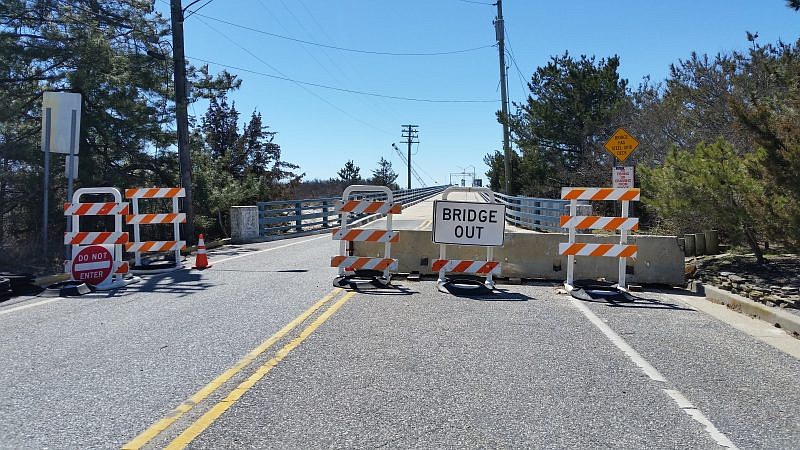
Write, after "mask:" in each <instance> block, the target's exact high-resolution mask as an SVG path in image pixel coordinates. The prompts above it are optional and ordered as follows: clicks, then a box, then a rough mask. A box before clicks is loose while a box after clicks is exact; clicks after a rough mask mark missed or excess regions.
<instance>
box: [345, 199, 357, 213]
mask: <svg viewBox="0 0 800 450" xmlns="http://www.w3.org/2000/svg"><path fill="white" fill-rule="evenodd" d="M358 203H359V201H358V200H348V201H347V203H345V204H344V205H342V211H345V212H352V211H353V210H354V209H355V208H356V206H358Z"/></svg>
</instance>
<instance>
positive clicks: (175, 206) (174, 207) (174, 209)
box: [172, 197, 194, 267]
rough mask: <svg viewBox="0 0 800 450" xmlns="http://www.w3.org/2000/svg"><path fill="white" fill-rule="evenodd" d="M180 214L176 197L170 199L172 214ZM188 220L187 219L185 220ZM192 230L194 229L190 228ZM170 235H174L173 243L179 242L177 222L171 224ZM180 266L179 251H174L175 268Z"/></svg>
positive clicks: (179, 235)
mask: <svg viewBox="0 0 800 450" xmlns="http://www.w3.org/2000/svg"><path fill="white" fill-rule="evenodd" d="M180 212H181V209H180V206H179V205H178V197H172V213H173V214H179V213H180ZM186 220H189V219H186ZM191 229H194V228H191ZM172 233H173V234H174V235H175V241H176V242H178V241H180V240H181V224H180V223H178V222H173V224H172ZM180 266H181V249H180V248H176V249H175V267H180Z"/></svg>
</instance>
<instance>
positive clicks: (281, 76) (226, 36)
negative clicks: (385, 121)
mask: <svg viewBox="0 0 800 450" xmlns="http://www.w3.org/2000/svg"><path fill="white" fill-rule="evenodd" d="M198 16H199V14H198ZM199 20H200V21H201V22H202V23H203V24H204V25H205V26H207V27H208V28H211V29H212V30H213V31H215V32H216V33H218V34H219V35H221V36H222V37H224V38H225V39H227V40H228V41H230V42H231V43H232V44H234V45H235V46H237V47H239V48H240V49H241V50H242V51H244V52H245V53H247V54H248V55H250V56H252V57H253V58H254V59H256V60H257V61H259V62H261V63H262V64H264V65H265V66H267V67H268V68H270V69H271V70H273V71H275V72H277V73H279V74H280V76H276V75H270V74H266V73H258V72H256V71H250V70H246V69H241V68H236V67H233V66H228V68H231V69H237V70H241V71H244V72H250V73H255V74H260V75H263V76H267V77H270V78H276V79H283V80H286V81H291V82H292V83H294V84H296V85H297V86H299V87H300V88H302V89H303V90H304V91H306V92H307V93H309V94H311V95H313V96H314V97H316V98H318V99H319V100H322V101H323V102H324V103H326V104H327V105H328V106H330V107H331V108H333V109H335V110H337V111H339V112H341V113H342V114H344V115H346V116H347V117H350V118H351V119H353V120H355V121H356V122H359V123H361V124H362V125H365V126H367V127H369V128H372V129H373V130H375V131H379V132H381V133H384V134H387V135H391V133H389V132H388V131H386V130H383V129H381V128H378V127H376V126H375V125H372V124H370V123H369V122H366V121H364V120H362V119H359V118H358V117H356V116H354V115H352V114H350V113H349V112H347V111H345V110H344V109H342V108H340V107H339V106H337V105H335V104H333V103H332V102H331V101H329V100H328V99H326V98H324V97H322V96H321V95H319V94H317V93H316V92H314V91H312V90H311V89H308V88H307V87H306V86H311V85H313V83H305V82H301V81H298V80H293V79H291V78H289V77H287V76H286V75H285V74H284V73H283V72H281V71H280V70H278V69H277V68H275V67H274V66H273V65H271V64H270V63H268V62H266V61H264V60H263V59H262V58H260V57H259V56H258V55H256V54H255V53H253V52H251V51H250V50H248V49H247V48H246V47H244V46H243V45H241V44H239V43H238V42H236V41H235V40H233V39H231V38H230V37H229V36H228V35H227V34H225V33H223V32H221V31H219V30H217V29H216V28H214V27H213V26H211V24H209V23H208V22H206V21H204V20H202V19H199ZM192 59H195V60H199V61H203V62H206V63H209V64H216V65H218V66H222V67H226V65H224V64H219V63H215V62H213V61H208V60H203V59H201V58H192ZM318 87H321V85H320V86H318Z"/></svg>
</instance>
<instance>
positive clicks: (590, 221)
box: [575, 216, 598, 228]
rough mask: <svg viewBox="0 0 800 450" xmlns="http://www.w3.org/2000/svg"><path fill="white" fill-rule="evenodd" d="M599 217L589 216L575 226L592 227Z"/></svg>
mask: <svg viewBox="0 0 800 450" xmlns="http://www.w3.org/2000/svg"><path fill="white" fill-rule="evenodd" d="M597 219H598V218H597V217H593V216H589V217H587V218H585V219H583V220H581V222H580V223H579V224H578V225H575V228H591V227H592V225H594V223H595V222H597Z"/></svg>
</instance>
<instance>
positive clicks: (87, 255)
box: [72, 245, 114, 286]
mask: <svg viewBox="0 0 800 450" xmlns="http://www.w3.org/2000/svg"><path fill="white" fill-rule="evenodd" d="M113 268H114V257H113V255H112V254H111V251H109V249H107V248H106V247H104V246H102V245H90V246H88V247H83V248H82V249H81V250H80V251H79V252H78V253H77V254H76V255H75V256H74V257H73V258H72V279H73V280H75V281H82V282H84V283H86V284H91V285H93V286H97V285H99V284H101V283H102V282H104V281H106V280H107V279H108V277H110V276H111V273H112V272H113Z"/></svg>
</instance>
